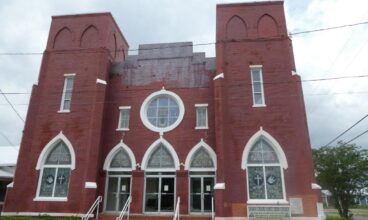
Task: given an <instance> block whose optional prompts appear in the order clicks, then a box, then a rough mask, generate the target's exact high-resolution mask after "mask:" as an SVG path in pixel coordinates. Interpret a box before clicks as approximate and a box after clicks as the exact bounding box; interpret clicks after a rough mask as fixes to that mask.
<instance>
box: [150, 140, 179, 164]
mask: <svg viewBox="0 0 368 220" xmlns="http://www.w3.org/2000/svg"><path fill="white" fill-rule="evenodd" d="M147 168H175V164H174V159H173V158H172V156H171V153H170V152H169V151H168V149H167V148H166V147H165V146H164V145H163V144H162V143H161V144H160V145H159V146H158V147H157V148H156V150H155V151H153V153H152V154H151V157H150V159H149V160H148V164H147Z"/></svg>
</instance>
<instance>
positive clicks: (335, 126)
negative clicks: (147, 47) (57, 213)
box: [0, 0, 368, 148]
mask: <svg viewBox="0 0 368 220" xmlns="http://www.w3.org/2000/svg"><path fill="white" fill-rule="evenodd" d="M228 2H245V1H226V0H206V1H199V0H197V1H195V0H185V1H184V0H182V1H179V0H155V1H153V0H134V1H123V0H111V1H103V0H99V1H97V0H79V1H75V0H63V1H49V0H38V1H20V0H12V1H8V0H0V27H1V32H0V53H6V52H43V51H44V49H45V46H46V41H47V37H48V31H49V27H50V22H51V16H52V15H64V14H76V13H91V12H111V13H112V14H113V16H114V18H115V20H116V22H117V23H118V25H119V27H120V29H121V30H122V32H123V34H124V35H125V37H126V39H127V40H128V42H129V44H130V48H131V49H134V48H137V47H138V44H145V43H163V42H178V41H192V42H193V43H194V44H197V43H207V42H214V41H215V27H216V19H215V16H216V8H215V6H216V4H217V3H228ZM285 12H286V20H287V25H288V30H289V32H291V33H293V32H299V31H304V30H311V29H319V28H323V27H332V26H339V25H344V24H351V23H357V22H361V21H368V1H367V0H350V1H347V0H286V1H285ZM292 39H293V45H294V53H295V61H296V65H297V72H298V74H299V75H301V76H302V79H317V78H330V77H340V76H356V75H366V74H368V71H367V70H368V61H367V57H368V25H360V26H355V27H349V28H342V29H338V30H330V31H325V32H316V33H311V34H304V35H296V36H294V37H293V38H292ZM194 49H195V51H196V52H200V51H204V52H206V54H207V56H215V50H214V46H213V45H210V46H201V47H195V48H194ZM40 62H41V55H23V56H19V55H12V56H9V55H1V54H0V89H1V90H2V91H3V92H5V93H9V92H25V93H27V92H30V91H31V88H32V85H33V84H34V83H36V82H37V78H38V74H39V69H40ZM303 89H304V96H305V103H306V110H307V117H308V126H309V132H310V138H311V143H312V146H313V147H319V146H321V145H324V144H326V143H327V142H329V141H330V140H331V139H333V138H334V137H336V136H337V135H338V134H340V133H341V132H342V131H344V130H345V129H347V128H348V127H350V126H351V125H352V124H354V123H355V122H356V121H358V120H359V119H360V118H362V117H363V116H364V115H366V114H368V77H365V78H358V79H357V78H355V79H354V78H352V79H344V80H329V81H323V82H305V83H303ZM7 97H8V99H9V100H10V101H11V102H12V103H13V104H14V106H15V108H16V110H17V111H18V112H19V114H20V115H21V116H22V117H23V118H25V116H26V113H27V108H28V102H29V97H30V95H8V96H7ZM23 127H24V123H23V122H22V121H21V119H19V118H18V116H17V115H16V114H15V112H14V111H13V110H12V109H11V107H10V106H9V105H8V104H7V102H6V100H5V99H4V97H3V96H1V95H0V146H5V145H11V144H12V145H19V143H20V140H21V136H22V130H23ZM367 129H368V118H367V119H366V120H364V121H363V122H362V123H360V124H359V125H358V126H356V127H355V128H354V129H352V131H351V132H349V133H347V134H346V135H344V136H343V137H342V138H341V140H344V141H348V140H350V139H351V138H353V137H355V136H356V135H358V134H360V133H362V132H363V131H365V130H367ZM7 139H8V140H7ZM9 142H10V143H11V144H10V143H9ZM355 143H357V144H358V145H360V146H363V147H365V148H368V134H365V135H363V136H362V137H361V138H359V139H357V140H356V141H355Z"/></svg>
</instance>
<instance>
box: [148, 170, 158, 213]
mask: <svg viewBox="0 0 368 220" xmlns="http://www.w3.org/2000/svg"><path fill="white" fill-rule="evenodd" d="M159 185H160V178H158V177H146V201H145V211H146V212H158V204H159V189H160V188H159Z"/></svg>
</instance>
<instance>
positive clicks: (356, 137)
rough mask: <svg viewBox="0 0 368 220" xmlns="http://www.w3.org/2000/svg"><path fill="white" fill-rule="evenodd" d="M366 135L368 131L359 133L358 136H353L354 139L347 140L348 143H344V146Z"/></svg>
mask: <svg viewBox="0 0 368 220" xmlns="http://www.w3.org/2000/svg"><path fill="white" fill-rule="evenodd" d="M366 133H368V130H366V131H364V132H362V133H360V134H359V135H357V136H355V137H354V138H352V139H350V140H349V141H348V142H346V143H345V144H344V145H346V144H349V143H350V142H352V141H354V140H356V139H358V138H359V137H361V136H362V135H364V134H366Z"/></svg>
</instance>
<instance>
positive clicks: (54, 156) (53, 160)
mask: <svg viewBox="0 0 368 220" xmlns="http://www.w3.org/2000/svg"><path fill="white" fill-rule="evenodd" d="M45 164H50V165H51V164H52V165H57V164H71V157H70V153H69V150H68V148H67V147H66V145H65V144H64V142H62V141H60V142H59V143H58V144H57V145H56V146H55V147H54V149H52V151H51V152H50V153H49V155H48V156H47V159H46V163H45Z"/></svg>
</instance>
